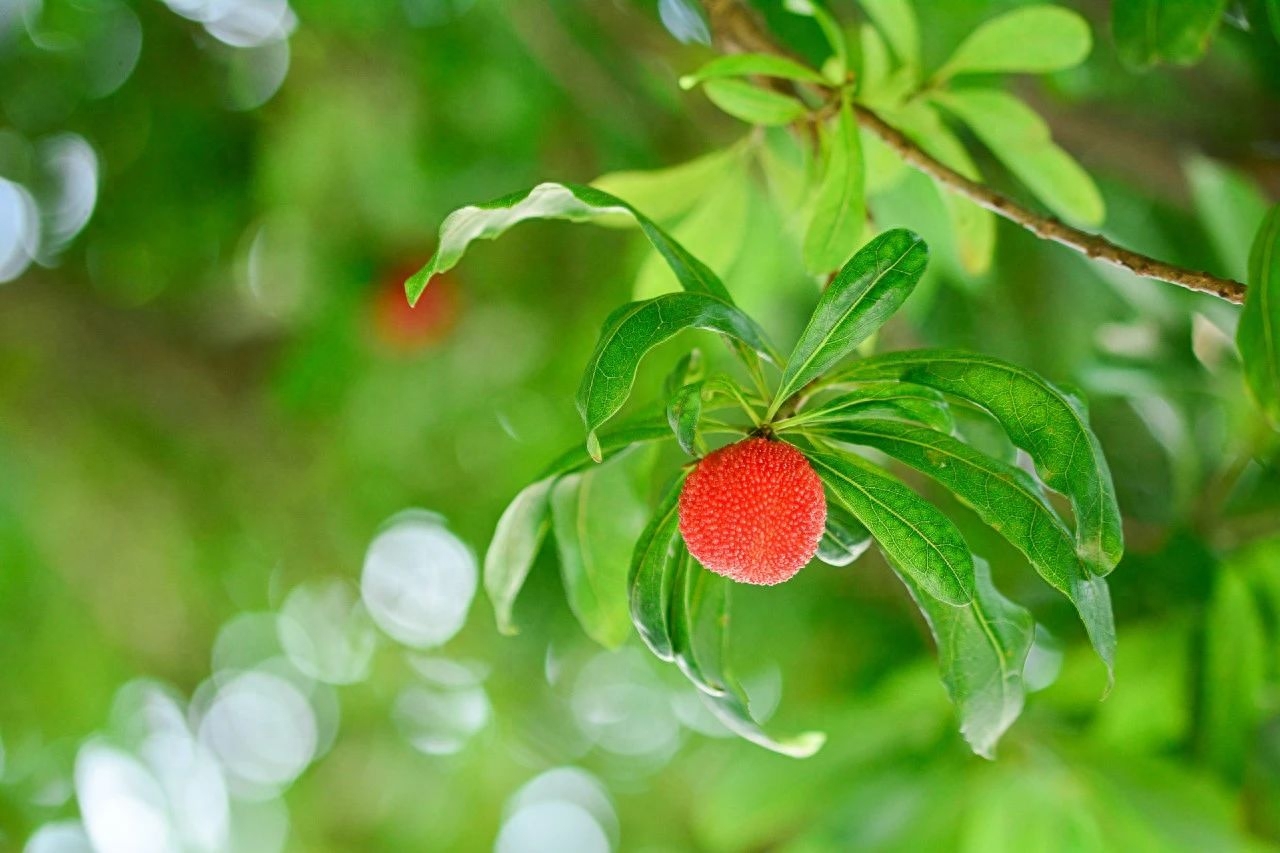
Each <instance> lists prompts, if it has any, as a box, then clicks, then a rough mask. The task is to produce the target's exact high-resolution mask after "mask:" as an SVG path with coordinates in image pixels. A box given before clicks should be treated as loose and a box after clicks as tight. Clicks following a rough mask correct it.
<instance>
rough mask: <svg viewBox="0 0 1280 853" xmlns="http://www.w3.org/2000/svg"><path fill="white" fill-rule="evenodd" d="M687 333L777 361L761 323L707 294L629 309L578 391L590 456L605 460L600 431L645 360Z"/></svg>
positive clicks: (612, 324)
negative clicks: (721, 338) (730, 342)
mask: <svg viewBox="0 0 1280 853" xmlns="http://www.w3.org/2000/svg"><path fill="white" fill-rule="evenodd" d="M685 329H707V330H710V331H715V332H720V333H721V334H724V335H727V336H729V337H730V338H733V339H735V340H738V341H741V342H743V343H744V344H746V345H747V346H749V347H751V348H752V349H753V350H755V351H756V352H758V353H759V354H761V355H763V356H765V357H766V358H768V359H770V360H772V361H775V362H776V361H777V360H778V357H777V355H776V354H775V353H774V350H773V347H772V345H770V344H769V342H768V341H767V339H766V338H765V335H764V331H763V330H762V329H760V327H759V326H757V325H756V323H755V321H754V320H752V319H751V318H750V317H748V316H747V315H746V314H743V313H742V312H741V311H739V310H738V309H737V308H735V307H733V306H732V305H730V304H729V303H727V302H724V301H722V300H720V299H717V298H715V297H714V296H708V295H707V294H704V293H667V294H664V295H662V296H658V297H655V298H653V299H647V300H644V301H642V302H632V303H630V304H628V305H624V306H622V307H621V308H619V309H617V310H616V311H614V312H613V313H612V314H610V315H609V318H608V319H607V320H605V324H604V328H603V329H602V330H601V333H600V340H599V341H598V342H597V344H596V348H595V352H593V353H592V355H591V358H590V360H589V361H588V362H587V369H586V372H585V373H584V374H583V377H582V384H581V385H580V386H579V387H578V397H577V403H578V412H579V413H580V414H581V415H582V420H583V422H584V423H585V424H586V427H587V451H588V452H589V453H590V454H591V456H592V458H599V453H598V452H597V450H598V448H597V447H596V446H595V443H596V431H597V430H598V429H599V428H600V426H601V425H602V424H603V423H604V422H605V421H607V420H608V419H609V418H611V417H613V416H614V415H615V414H617V413H618V411H619V410H620V409H621V408H622V406H623V404H624V403H626V401H627V398H628V397H630V396H631V386H632V384H633V383H634V382H635V378H636V370H637V369H638V368H639V366H640V360H641V359H642V358H644V356H645V354H646V353H648V352H649V350H651V349H653V348H654V347H656V346H657V345H658V344H660V343H662V342H663V341H665V340H668V339H669V338H671V337H673V336H674V335H675V334H677V333H678V332H681V331H683V330H685Z"/></svg>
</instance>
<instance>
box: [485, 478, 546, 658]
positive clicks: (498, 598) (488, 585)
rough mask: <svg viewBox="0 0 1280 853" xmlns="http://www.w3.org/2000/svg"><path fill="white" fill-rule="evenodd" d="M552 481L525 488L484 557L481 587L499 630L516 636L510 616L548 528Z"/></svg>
mask: <svg viewBox="0 0 1280 853" xmlns="http://www.w3.org/2000/svg"><path fill="white" fill-rule="evenodd" d="M554 482H555V480H554V479H553V478H548V479H544V480H538V481H537V482H534V483H531V484H529V485H528V486H525V487H524V489H523V490H521V492H520V494H518V495H516V498H515V500H513V501H512V502H511V504H510V505H509V506H508V507H507V508H506V510H505V511H504V512H503V513H502V517H501V518H500V519H498V528H497V529H496V530H495V531H494V533H493V539H492V540H490V542H489V550H488V551H486V552H485V555H484V588H485V592H487V593H488V595H489V601H490V602H491V603H492V604H493V612H494V616H495V618H496V619H497V622H498V630H499V631H501V632H502V633H504V634H514V633H516V625H515V622H514V620H513V619H512V616H511V611H512V609H513V607H514V606H515V600H516V596H517V595H519V593H520V589H521V587H523V586H524V582H525V579H526V578H527V577H528V576H529V570H530V569H531V568H533V561H534V559H536V558H537V556H538V550H539V549H540V548H541V547H542V542H543V540H544V539H546V536H547V531H548V530H549V529H550V527H551V517H550V506H551V504H550V495H551V486H552V484H553V483H554Z"/></svg>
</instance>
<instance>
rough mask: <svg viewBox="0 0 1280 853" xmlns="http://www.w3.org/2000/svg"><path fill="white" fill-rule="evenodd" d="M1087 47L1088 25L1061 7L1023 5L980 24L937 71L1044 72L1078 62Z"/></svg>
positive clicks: (941, 73)
mask: <svg viewBox="0 0 1280 853" xmlns="http://www.w3.org/2000/svg"><path fill="white" fill-rule="evenodd" d="M1092 47H1093V37H1092V35H1091V34H1090V32H1089V24H1088V22H1087V21H1085V19H1084V18H1082V17H1081V16H1080V15H1079V14H1077V13H1075V12H1073V11H1071V10H1070V9H1064V8H1063V7H1061V6H1050V5H1040V6H1023V7H1021V8H1018V9H1014V10H1013V11H1010V12H1006V13H1004V14H1003V15H1000V16H999V17H996V18H992V19H991V20H989V21H985V22H984V23H982V24H980V25H979V26H978V27H977V29H975V30H974V31H973V32H971V33H970V34H969V35H968V37H967V38H965V40H964V41H963V42H961V43H960V46H959V47H958V48H956V50H955V53H953V54H951V58H950V59H948V60H947V61H946V62H945V63H944V64H943V66H942V68H940V69H938V72H937V74H936V75H935V78H936V79H938V80H946V79H949V78H951V77H955V76H956V75H957V74H991V73H1022V74H1046V73H1049V72H1051V71H1062V70H1064V69H1067V68H1073V67H1075V66H1076V65H1079V64H1080V63H1081V62H1084V60H1085V57H1087V56H1088V55H1089V50H1090V49H1091V48H1092Z"/></svg>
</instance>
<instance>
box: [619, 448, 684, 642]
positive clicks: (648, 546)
mask: <svg viewBox="0 0 1280 853" xmlns="http://www.w3.org/2000/svg"><path fill="white" fill-rule="evenodd" d="M684 476H685V475H684V474H683V473H681V475H680V476H679V477H678V478H677V479H676V481H675V482H674V483H672V484H671V487H670V488H669V489H668V490H667V493H666V495H665V496H664V497H663V499H662V502H661V503H659V504H658V508H657V509H656V510H654V513H653V515H652V516H651V517H650V518H649V523H648V524H647V525H645V528H644V530H643V531H641V533H640V537H639V538H638V539H637V540H636V546H635V549H634V551H632V556H631V571H630V573H629V575H628V577H627V596H628V600H629V601H630V605H631V622H632V624H633V625H635V626H636V631H637V632H639V634H640V639H642V640H644V642H645V645H647V646H648V647H649V650H650V651H652V652H653V653H654V654H655V655H657V656H658V657H659V658H661V659H662V660H665V661H670V660H672V659H673V654H674V651H673V647H672V640H671V622H670V612H669V607H668V602H669V601H670V599H671V595H672V589H673V586H674V578H675V574H676V560H677V558H678V554H677V546H678V545H679V543H680V515H679V511H680V490H681V489H682V488H683V486H684Z"/></svg>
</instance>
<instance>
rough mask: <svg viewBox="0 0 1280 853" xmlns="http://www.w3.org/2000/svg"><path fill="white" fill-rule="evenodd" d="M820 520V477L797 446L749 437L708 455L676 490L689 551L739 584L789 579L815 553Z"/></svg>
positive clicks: (823, 517) (823, 519)
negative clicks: (679, 490)
mask: <svg viewBox="0 0 1280 853" xmlns="http://www.w3.org/2000/svg"><path fill="white" fill-rule="evenodd" d="M826 523H827V499H826V496H825V495H824V494H823V492H822V481H821V480H820V479H818V475H817V474H816V473H815V472H814V470H813V468H812V466H810V465H809V460H807V459H805V458H804V454H802V453H801V452H800V451H799V450H796V449H795V448H794V447H792V446H791V445H789V444H784V443H782V442H781V441H773V440H770V439H767V438H748V439H746V440H745V441H739V442H738V443H736V444H730V445H729V446H728V447H722V448H720V449H719V450H717V451H715V452H713V453H710V454H708V455H707V456H706V458H705V459H703V460H702V461H701V462H699V463H698V467H696V468H695V469H694V470H693V473H692V474H690V475H689V479H688V480H686V481H685V484H684V489H683V490H681V492H680V533H681V535H682V536H683V537H684V543H685V545H686V546H687V547H688V548H689V553H690V554H692V555H693V556H694V558H696V559H697V561H698V562H699V563H701V564H702V565H704V566H706V567H707V568H708V569H710V570H711V571H713V572H715V573H716V574H719V575H724V576H725V577H727V578H732V579H733V580H735V581H739V582H741V583H751V584H760V585H765V586H768V585H772V584H776V583H782V582H783V581H785V580H789V579H791V578H792V577H794V576H795V574H796V572H798V571H800V570H801V569H802V568H804V565H805V564H806V563H808V562H809V560H811V559H812V558H813V555H814V554H816V553H817V551H818V540H819V539H821V538H822V529H823V527H824V526H825V525H826Z"/></svg>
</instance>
